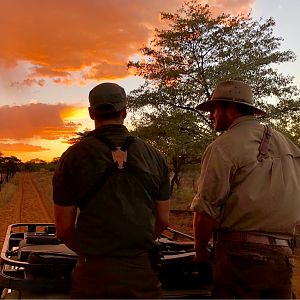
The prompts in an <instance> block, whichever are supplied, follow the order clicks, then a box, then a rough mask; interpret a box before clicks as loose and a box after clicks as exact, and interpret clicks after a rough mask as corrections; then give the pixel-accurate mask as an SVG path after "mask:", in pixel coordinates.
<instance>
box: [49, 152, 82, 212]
mask: <svg viewBox="0 0 300 300" xmlns="http://www.w3.org/2000/svg"><path fill="white" fill-rule="evenodd" d="M67 158H68V157H67V155H66V154H65V155H63V156H62V157H61V158H60V160H59V162H58V165H57V167H56V169H55V172H54V175H53V179H52V186H53V201H54V203H55V204H57V205H61V206H69V205H75V204H76V199H77V197H76V192H75V191H74V189H72V185H71V184H70V180H71V179H70V178H71V176H70V168H69V166H68V159H67Z"/></svg>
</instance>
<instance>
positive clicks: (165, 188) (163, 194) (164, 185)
mask: <svg viewBox="0 0 300 300" xmlns="http://www.w3.org/2000/svg"><path fill="white" fill-rule="evenodd" d="M170 194H171V189H170V174H169V169H168V166H167V164H166V161H165V160H164V159H163V171H162V180H161V184H160V188H159V192H158V195H157V199H155V200H169V199H170Z"/></svg>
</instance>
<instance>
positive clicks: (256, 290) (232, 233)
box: [191, 80, 300, 299]
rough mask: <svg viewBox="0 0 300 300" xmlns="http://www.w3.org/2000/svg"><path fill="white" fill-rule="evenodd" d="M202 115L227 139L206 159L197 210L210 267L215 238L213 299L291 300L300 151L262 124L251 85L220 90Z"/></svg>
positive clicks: (200, 252) (202, 252)
mask: <svg viewBox="0 0 300 300" xmlns="http://www.w3.org/2000/svg"><path fill="white" fill-rule="evenodd" d="M197 109H198V110H203V111H208V112H209V118H210V120H211V121H212V122H213V124H214V129H215V130H216V131H218V132H220V131H224V134H222V135H221V136H219V137H218V138H217V139H216V140H215V141H214V142H212V143H211V144H210V145H209V146H208V147H207V149H206V151H205V153H204V155H203V157H202V163H201V174H200V178H199V182H198V192H197V194H196V196H195V197H194V199H193V201H192V204H191V208H192V209H193V210H194V211H195V215H194V224H193V225H194V236H195V252H196V255H195V262H198V263H200V262H204V261H207V260H209V259H210V257H209V252H208V250H207V244H208V242H209V240H210V239H211V237H212V233H213V231H215V232H217V242H216V255H215V265H214V288H213V293H212V297H213V298H217V299H224V298H249V299H250V298H251V299H255V298H256V299H258V298H282V299H286V298H291V289H292V286H291V278H292V272H293V254H292V249H291V240H292V238H293V235H294V231H295V225H296V223H297V222H299V221H300V180H299V174H300V150H299V148H298V147H297V146H296V145H294V144H293V143H292V142H291V141H290V140H289V139H288V138H287V137H286V136H284V135H283V134H281V133H280V132H278V131H276V130H274V129H271V128H270V127H269V126H265V125H262V124H261V123H260V122H259V121H258V120H257V118H256V116H255V115H260V116H265V115H266V112H264V111H263V110H261V109H259V108H258V107H256V106H255V105H254V103H253V98H252V91H251V88H250V86H249V85H248V84H247V83H245V82H241V81H236V80H229V81H223V82H220V83H219V84H218V85H217V87H216V89H215V91H214V93H213V95H212V97H211V99H210V100H209V101H206V102H203V103H201V104H200V105H198V106H197Z"/></svg>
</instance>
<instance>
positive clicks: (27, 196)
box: [0, 171, 300, 298]
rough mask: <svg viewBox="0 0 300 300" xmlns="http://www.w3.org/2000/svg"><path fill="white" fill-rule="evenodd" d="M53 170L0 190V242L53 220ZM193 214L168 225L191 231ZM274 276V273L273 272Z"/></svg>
mask: <svg viewBox="0 0 300 300" xmlns="http://www.w3.org/2000/svg"><path fill="white" fill-rule="evenodd" d="M51 180H52V173H50V172H47V171H44V172H36V173H21V174H17V175H16V179H14V184H10V185H9V187H6V189H4V188H2V191H1V192H0V224H1V226H0V244H1V248H2V242H3V240H4V237H5V233H6V229H7V226H8V225H9V224H12V223H19V222H24V223H28V222H33V223H43V222H45V223H48V222H50V223H52V222H54V216H53V206H52V188H51ZM192 217H193V216H192V213H191V212H176V211H174V212H172V213H171V216H170V227H172V228H174V229H177V230H179V231H182V232H185V233H188V234H192ZM275 276H276V275H275ZM293 283H294V289H295V292H296V295H298V297H299V298H300V249H296V251H295V274H294V278H293Z"/></svg>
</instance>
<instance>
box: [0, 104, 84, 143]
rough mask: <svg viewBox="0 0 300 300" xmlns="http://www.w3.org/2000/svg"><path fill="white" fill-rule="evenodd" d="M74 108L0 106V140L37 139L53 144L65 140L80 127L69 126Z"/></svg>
mask: <svg viewBox="0 0 300 300" xmlns="http://www.w3.org/2000/svg"><path fill="white" fill-rule="evenodd" d="M77 109H80V108H76V107H73V106H70V105H64V104H54V105H50V104H42V103H31V104H26V105H22V106H8V105H5V106H0V116H1V118H0V140H2V141H4V140H6V139H26V138H33V137H34V138H41V139H46V140H54V139H59V138H66V137H68V136H70V135H72V134H73V133H74V132H76V131H77V130H78V128H79V127H80V125H81V124H78V123H74V122H70V121H69V120H67V119H65V118H64V116H65V115H69V116H72V115H74V114H75V111H76V110H77Z"/></svg>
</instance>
